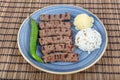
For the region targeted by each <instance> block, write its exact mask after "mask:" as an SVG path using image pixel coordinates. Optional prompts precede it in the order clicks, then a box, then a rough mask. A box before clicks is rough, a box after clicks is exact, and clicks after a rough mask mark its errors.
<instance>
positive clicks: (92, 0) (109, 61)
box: [0, 0, 120, 80]
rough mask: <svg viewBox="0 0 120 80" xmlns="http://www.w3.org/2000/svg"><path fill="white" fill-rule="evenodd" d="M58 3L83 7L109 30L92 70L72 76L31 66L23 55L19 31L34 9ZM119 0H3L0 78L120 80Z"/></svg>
mask: <svg viewBox="0 0 120 80" xmlns="http://www.w3.org/2000/svg"><path fill="white" fill-rule="evenodd" d="M56 4H67V5H74V6H80V7H83V8H85V9H87V10H89V11H91V12H92V13H94V14H95V15H97V16H98V17H99V18H100V19H101V21H102V22H103V23H104V25H105V27H106V29H107V33H108V40H109V41H108V47H107V50H106V52H105V54H104V55H103V57H102V58H101V59H100V60H99V61H98V62H97V63H96V64H95V65H94V66H92V67H90V68H89V69H87V70H85V71H82V72H78V73H75V74H70V75H55V74H49V73H45V72H43V71H39V70H38V69H36V68H34V67H32V66H31V65H30V64H29V63H28V62H27V61H26V60H25V59H24V58H23V57H22V55H21V53H20V52H19V50H18V45H17V33H18V30H19V28H20V25H21V23H22V22H23V21H24V19H25V18H26V17H27V16H29V14H30V13H33V12H34V11H36V10H38V9H40V8H43V7H46V6H50V5H56ZM119 79H120V0H0V80H119Z"/></svg>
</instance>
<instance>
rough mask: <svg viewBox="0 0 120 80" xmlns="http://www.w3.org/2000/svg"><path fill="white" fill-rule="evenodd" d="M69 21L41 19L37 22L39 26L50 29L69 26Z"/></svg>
mask: <svg viewBox="0 0 120 80" xmlns="http://www.w3.org/2000/svg"><path fill="white" fill-rule="evenodd" d="M71 25H72V24H71V22H63V21H43V22H40V23H39V27H40V28H41V29H50V28H59V27H63V28H71Z"/></svg>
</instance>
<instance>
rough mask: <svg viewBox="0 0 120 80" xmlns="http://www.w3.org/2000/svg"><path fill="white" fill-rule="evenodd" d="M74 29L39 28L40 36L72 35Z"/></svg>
mask: <svg viewBox="0 0 120 80" xmlns="http://www.w3.org/2000/svg"><path fill="white" fill-rule="evenodd" d="M71 34H72V31H71V30H70V29H67V28H54V29H42V30H39V35H40V37H48V36H71Z"/></svg>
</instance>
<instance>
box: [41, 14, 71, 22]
mask: <svg viewBox="0 0 120 80" xmlns="http://www.w3.org/2000/svg"><path fill="white" fill-rule="evenodd" d="M70 19H71V15H70V14H69V13H64V14H42V15H41V16H40V20H42V21H50V20H59V21H63V20H70Z"/></svg>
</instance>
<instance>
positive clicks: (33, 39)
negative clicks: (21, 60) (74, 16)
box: [30, 18, 44, 63]
mask: <svg viewBox="0 0 120 80" xmlns="http://www.w3.org/2000/svg"><path fill="white" fill-rule="evenodd" d="M30 25H31V33H30V55H31V56H32V58H34V59H35V60H36V61H38V62H41V63H44V62H43V60H42V58H40V57H39V56H37V54H36V46H37V39H38V26H37V23H36V21H35V20H34V19H32V18H30Z"/></svg>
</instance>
